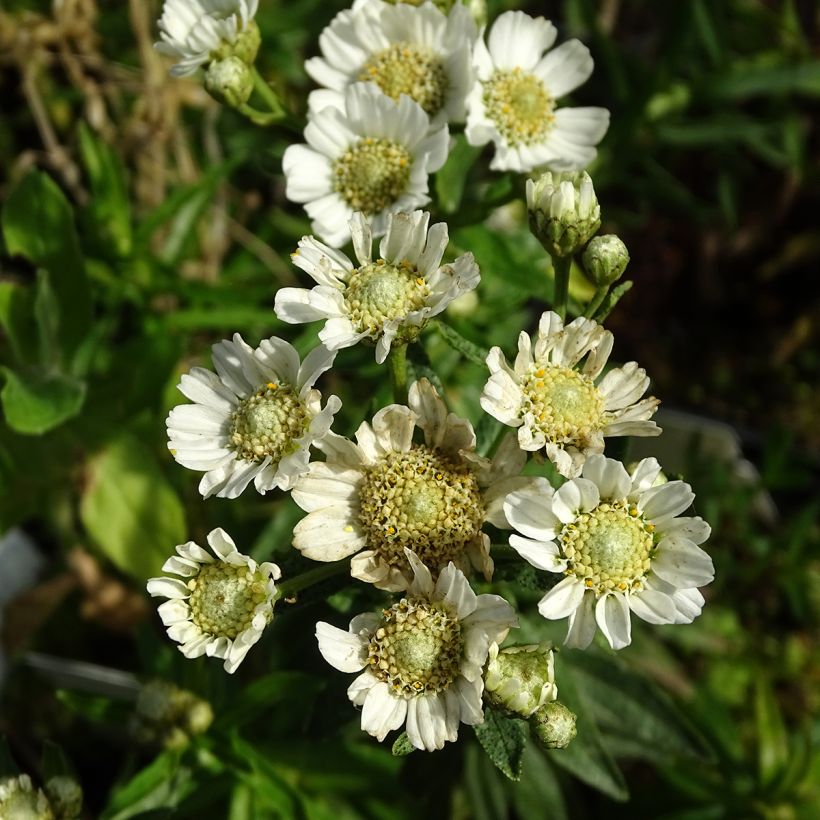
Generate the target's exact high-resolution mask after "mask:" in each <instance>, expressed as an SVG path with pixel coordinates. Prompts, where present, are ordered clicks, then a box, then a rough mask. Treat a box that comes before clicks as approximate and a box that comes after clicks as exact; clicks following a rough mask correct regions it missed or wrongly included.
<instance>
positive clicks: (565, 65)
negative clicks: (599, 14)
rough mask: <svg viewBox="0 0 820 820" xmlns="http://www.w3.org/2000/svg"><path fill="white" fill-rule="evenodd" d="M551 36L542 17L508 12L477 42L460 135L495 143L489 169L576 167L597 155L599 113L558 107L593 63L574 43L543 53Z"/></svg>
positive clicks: (605, 123)
mask: <svg viewBox="0 0 820 820" xmlns="http://www.w3.org/2000/svg"><path fill="white" fill-rule="evenodd" d="M556 34H557V32H556V30H555V26H553V25H552V23H550V22H549V20H545V19H544V18H543V17H530V16H529V15H528V14H524V12H523V11H508V12H505V13H504V14H502V15H501V16H500V17H499V18H498V19H497V20H496V21H495V23H493V25H492V27H491V29H490V33H489V36H488V38H487V45H486V46H485V45H484V41H483V40H482V39H479V40H478V42H477V43H476V46H475V51H474V53H473V66H474V68H475V71H476V74H477V76H478V80H477V81H476V84H475V85H474V87H473V90H472V91H471V92H470V95H469V97H468V98H467V128H466V131H465V133H466V135H467V140H468V141H469V142H470V144H471V145H484V144H485V143H488V142H493V143H495V156H494V157H493V160H492V162H491V164H490V168H492V169H493V170H495V171H520V172H527V171H531V170H533V168H537V167H539V166H548V167H550V168H552V169H554V170H557V171H572V170H579V169H581V168H584V167H585V166H587V165H589V163H590V162H592V160H593V159H594V158H595V154H596V150H595V146H596V145H597V144H598V143H599V142H600V141H601V139H602V137H603V136H604V134H605V133H606V130H607V128H608V127H609V112H608V111H607V110H606V109H605V108H592V107H586V108H567V107H563V108H558V107H557V105H556V101H557V100H558V99H560V98H561V97H563V96H564V95H565V94H569V92H571V91H573V90H575V89H576V88H578V86H580V85H582V84H583V83H584V82H585V81H586V80H587V79H588V78H589V75H590V74H592V67H593V62H592V57H591V56H590V54H589V49H587V47H586V46H585V45H583V44H582V43H581V42H580V41H578V40H568V41H567V42H566V43H563V44H562V45H560V46H558V48H555V49H553V50H552V51H549V52H548V53H547V54H544V52H545V51H547V49H549V48H550V46H552V44H553V43H554V42H555V37H556Z"/></svg>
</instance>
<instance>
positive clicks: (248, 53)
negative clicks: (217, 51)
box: [231, 20, 262, 65]
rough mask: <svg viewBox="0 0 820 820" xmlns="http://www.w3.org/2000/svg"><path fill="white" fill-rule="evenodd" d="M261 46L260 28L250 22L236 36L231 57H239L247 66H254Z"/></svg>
mask: <svg viewBox="0 0 820 820" xmlns="http://www.w3.org/2000/svg"><path fill="white" fill-rule="evenodd" d="M261 44H262V35H261V34H260V33H259V26H257V25H256V23H255V22H254V21H253V20H249V21H248V24H247V25H246V26H245V28H243V29H242V31H240V32H239V34H237V35H236V39H235V40H234V41H233V45H232V46H231V55H232V56H234V57H239V59H240V60H242V62H243V63H245V64H246V65H253V64H254V62H255V61H256V55H257V54H258V53H259V46H260V45H261Z"/></svg>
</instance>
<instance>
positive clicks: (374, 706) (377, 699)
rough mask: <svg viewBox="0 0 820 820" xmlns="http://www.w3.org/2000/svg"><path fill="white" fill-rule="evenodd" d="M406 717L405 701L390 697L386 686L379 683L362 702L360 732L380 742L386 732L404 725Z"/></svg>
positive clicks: (383, 683) (382, 682)
mask: <svg viewBox="0 0 820 820" xmlns="http://www.w3.org/2000/svg"><path fill="white" fill-rule="evenodd" d="M406 715H407V701H406V700H405V699H404V698H403V697H395V696H394V695H392V694H391V693H390V688H389V687H388V685H387V684H386V683H385V682H384V681H380V682H379V683H377V684H376V685H375V686H373V687H372V688H371V689H370V691H369V692H368V693H367V697H366V699H365V701H364V708H363V709H362V724H361V725H362V731H364V732H367V733H368V734H369V735H372V736H373V737H375V738H376V740H378V741H382V740H384V739H385V737H387V733H388V732H391V731H392V730H393V729H398V728H399V726H401V725H402V724H403V723H404V719H405V717H406Z"/></svg>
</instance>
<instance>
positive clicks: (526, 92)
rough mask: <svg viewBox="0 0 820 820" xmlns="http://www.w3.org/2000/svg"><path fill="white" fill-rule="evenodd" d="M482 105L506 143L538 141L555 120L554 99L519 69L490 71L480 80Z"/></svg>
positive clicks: (518, 143)
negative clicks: (482, 92)
mask: <svg viewBox="0 0 820 820" xmlns="http://www.w3.org/2000/svg"><path fill="white" fill-rule="evenodd" d="M484 108H485V110H486V112H487V116H488V117H489V119H491V120H492V121H493V122H494V123H495V126H496V128H497V129H498V131H499V133H500V134H501V135H502V136H503V137H504V138H505V139H506V140H507V142H508V143H509V144H510V145H531V144H532V143H535V142H541V141H542V140H543V139H544V137H546V135H547V133H548V132H549V130H550V129H551V128H552V124H553V122H554V120H555V113H554V110H555V101H554V100H553V99H552V97H551V96H550V95H549V94H548V93H547V89H546V88H545V87H544V84H543V83H542V82H541V80H539V79H538V77H536V76H535V75H534V74H530V73H528V72H525V71H522V70H521V69H520V68H512V69H499V70H498V71H495V72H494V73H493V76H492V77H490V79H489V80H488V81H487V82H486V83H484Z"/></svg>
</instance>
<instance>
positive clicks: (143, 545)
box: [80, 434, 186, 581]
mask: <svg viewBox="0 0 820 820" xmlns="http://www.w3.org/2000/svg"><path fill="white" fill-rule="evenodd" d="M80 517H81V519H82V522H83V525H84V526H85V528H86V529H87V530H88V532H89V534H90V535H91V537H92V538H93V540H94V541H95V542H96V544H97V546H98V547H99V549H100V550H101V551H102V552H103V553H104V554H105V556H106V557H107V558H109V559H110V560H111V562H112V563H113V564H114V565H115V566H117V567H119V569H121V570H122V571H123V572H125V573H128V574H129V575H131V576H132V577H133V578H135V579H137V580H138V581H144V580H145V579H146V578H149V577H151V576H152V575H157V574H158V573H159V571H160V568H161V567H162V564H163V562H164V561H165V559H166V558H167V557H168V556H169V555H170V554H171V553H172V552H173V548H174V545H176V544H181V543H182V542H183V541H184V540H185V534H186V531H185V513H184V510H183V507H182V503H181V502H180V500H179V497H178V496H177V494H176V492H174V489H173V487H171V485H170V483H169V482H168V480H167V479H166V478H165V476H164V475H163V473H162V471H161V470H160V468H159V466H158V465H157V462H156V461H155V460H154V458H153V457H152V456H151V455H150V453H149V451H148V450H147V449H146V447H145V443H144V442H142V441H140V440H139V439H137V438H135V437H134V436H131V435H129V434H125V435H123V436H121V437H120V438H119V439H117V440H115V441H114V442H112V443H111V444H109V446H108V447H107V448H106V449H105V450H103V451H102V453H100V454H99V455H98V456H97V457H96V458H94V459H93V460H92V461H91V463H90V464H89V466H88V476H87V482H86V488H85V492H84V494H83V498H82V502H81V504H80Z"/></svg>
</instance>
